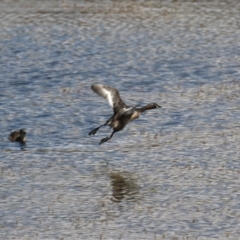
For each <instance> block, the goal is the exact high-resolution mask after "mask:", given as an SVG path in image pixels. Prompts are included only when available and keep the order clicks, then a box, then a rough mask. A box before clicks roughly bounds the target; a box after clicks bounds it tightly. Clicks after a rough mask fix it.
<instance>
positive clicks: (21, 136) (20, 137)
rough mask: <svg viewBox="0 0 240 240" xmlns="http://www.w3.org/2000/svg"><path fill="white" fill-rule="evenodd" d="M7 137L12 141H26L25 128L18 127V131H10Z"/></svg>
mask: <svg viewBox="0 0 240 240" xmlns="http://www.w3.org/2000/svg"><path fill="white" fill-rule="evenodd" d="M8 139H9V140H10V141H12V142H20V143H25V142H26V131H25V129H20V130H19V131H13V132H11V133H10V135H9V137H8Z"/></svg>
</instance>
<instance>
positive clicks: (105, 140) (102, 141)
mask: <svg viewBox="0 0 240 240" xmlns="http://www.w3.org/2000/svg"><path fill="white" fill-rule="evenodd" d="M115 132H117V131H115V130H113V132H112V134H111V135H110V136H108V137H105V138H103V139H102V140H101V141H100V143H99V145H101V144H102V143H105V142H107V141H108V140H109V139H111V138H112V136H113V134H114V133H115Z"/></svg>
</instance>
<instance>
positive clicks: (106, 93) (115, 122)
mask: <svg viewBox="0 0 240 240" xmlns="http://www.w3.org/2000/svg"><path fill="white" fill-rule="evenodd" d="M91 88H92V90H93V91H94V92H95V93H97V94H98V95H100V96H101V97H104V98H105V99H107V101H108V103H109V105H110V106H111V107H112V108H113V115H112V116H111V117H110V118H109V119H108V120H107V121H106V122H105V124H103V125H101V126H99V127H98V128H95V129H94V130H92V131H91V132H90V133H89V135H94V134H95V133H96V132H97V131H98V130H99V128H101V127H103V126H107V125H108V126H110V127H111V128H113V132H112V134H111V135H110V136H109V137H106V138H103V139H102V140H101V141H100V143H99V144H102V143H104V142H107V141H108V140H109V139H111V138H112V136H113V135H114V133H115V132H118V131H121V130H122V129H123V128H124V127H125V126H126V125H127V124H128V123H129V122H132V121H133V120H135V119H137V118H138V117H139V116H140V115H141V113H142V112H144V111H146V110H150V109H154V108H159V107H160V106H159V105H158V104H156V103H150V104H148V105H146V106H144V107H142V108H137V107H130V106H127V105H126V104H125V103H124V102H123V100H122V99H121V97H120V95H119V93H118V90H117V89H115V88H112V87H109V86H105V85H103V84H94V85H92V86H91Z"/></svg>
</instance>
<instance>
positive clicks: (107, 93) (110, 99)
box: [102, 88, 113, 108]
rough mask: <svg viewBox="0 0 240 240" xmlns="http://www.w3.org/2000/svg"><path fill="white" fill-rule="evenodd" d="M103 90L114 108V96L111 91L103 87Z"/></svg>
mask: <svg viewBox="0 0 240 240" xmlns="http://www.w3.org/2000/svg"><path fill="white" fill-rule="evenodd" d="M102 91H103V93H104V95H105V97H106V99H107V100H108V103H109V105H110V106H111V107H112V108H113V96H112V94H111V92H110V91H108V90H106V89H105V88H102Z"/></svg>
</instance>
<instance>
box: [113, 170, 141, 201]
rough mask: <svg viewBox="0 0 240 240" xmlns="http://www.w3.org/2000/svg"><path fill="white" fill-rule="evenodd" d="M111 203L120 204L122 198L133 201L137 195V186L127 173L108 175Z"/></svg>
mask: <svg viewBox="0 0 240 240" xmlns="http://www.w3.org/2000/svg"><path fill="white" fill-rule="evenodd" d="M110 178H111V185H112V198H111V200H112V201H113V202H121V201H122V200H123V199H124V198H125V199H126V200H128V201H135V200H136V195H137V194H138V185H137V184H136V183H135V180H134V179H133V178H132V177H131V176H130V174H129V173H126V172H124V173H121V172H112V173H111V174H110Z"/></svg>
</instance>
